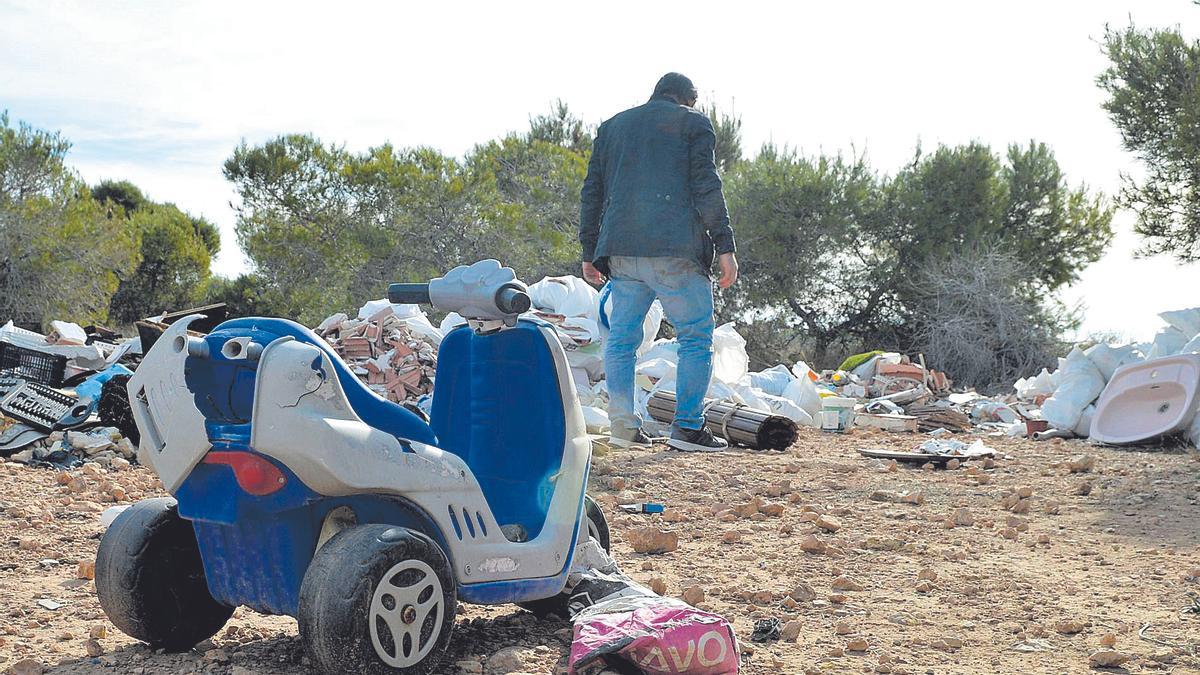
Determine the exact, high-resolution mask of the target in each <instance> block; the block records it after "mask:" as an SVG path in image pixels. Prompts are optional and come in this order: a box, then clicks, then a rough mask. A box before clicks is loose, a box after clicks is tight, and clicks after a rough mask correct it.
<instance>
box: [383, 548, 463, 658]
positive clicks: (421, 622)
mask: <svg viewBox="0 0 1200 675" xmlns="http://www.w3.org/2000/svg"><path fill="white" fill-rule="evenodd" d="M445 612H446V605H445V598H444V595H443V591H442V583H441V581H440V580H439V579H438V576H437V574H436V573H435V572H434V571H433V568H432V567H430V566H429V565H428V564H426V563H425V562H424V561H421V560H405V561H403V562H400V563H397V564H396V565H393V566H392V568H391V569H389V570H388V571H387V573H386V574H384V575H383V577H382V578H381V579H380V580H379V583H378V584H377V585H376V586H375V595H374V597H373V598H372V599H371V611H370V616H369V619H370V631H371V644H372V646H374V647H375V653H376V654H377V655H378V656H379V658H380V659H381V660H382V661H383V662H384V663H385V664H387V665H389V666H391V667H393V668H406V667H408V666H412V665H416V664H417V663H420V662H421V660H422V659H424V658H425V657H426V656H428V655H429V652H431V651H433V647H434V645H435V644H436V643H437V638H438V635H439V634H440V633H441V630H442V619H443V617H444V615H445Z"/></svg>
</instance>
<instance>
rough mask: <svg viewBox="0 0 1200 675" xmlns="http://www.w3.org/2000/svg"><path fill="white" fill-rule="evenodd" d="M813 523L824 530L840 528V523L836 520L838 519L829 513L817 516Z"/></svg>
mask: <svg viewBox="0 0 1200 675" xmlns="http://www.w3.org/2000/svg"><path fill="white" fill-rule="evenodd" d="M813 525H816V526H817V527H819V528H821V529H822V530H825V531H826V532H837V531H838V530H840V529H842V524H841V523H840V522H838V519H837V518H834V517H833V516H829V515H825V516H821V517H819V518H817V519H816V521H814V522H813Z"/></svg>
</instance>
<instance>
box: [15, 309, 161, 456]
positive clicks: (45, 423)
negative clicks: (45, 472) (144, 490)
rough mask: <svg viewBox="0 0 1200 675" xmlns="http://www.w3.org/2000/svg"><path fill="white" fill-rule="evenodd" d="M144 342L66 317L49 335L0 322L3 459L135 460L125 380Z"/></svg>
mask: <svg viewBox="0 0 1200 675" xmlns="http://www.w3.org/2000/svg"><path fill="white" fill-rule="evenodd" d="M140 343H141V339H140V338H137V339H134V340H124V339H118V338H117V336H116V334H115V333H113V332H112V331H109V330H107V329H104V328H102V327H97V326H89V327H88V328H86V329H85V328H82V327H80V326H79V325H77V324H74V323H70V322H65V321H54V322H52V323H51V331H50V333H49V334H47V335H41V334H39V333H36V332H34V331H30V330H25V329H22V328H18V327H16V326H14V325H13V323H12V322H11V321H10V322H8V323H7V324H5V325H4V326H0V414H2V417H0V457H3V456H8V457H9V458H10V459H11V460H13V461H16V462H21V463H25V464H30V465H33V466H45V467H57V468H70V467H74V466H78V465H80V464H82V463H84V462H96V463H98V464H100V465H102V466H105V467H109V466H112V465H113V464H114V463H115V464H123V465H125V466H127V465H128V464H129V462H131V461H135V456H136V442H137V429H136V427H135V426H134V424H133V419H132V415H131V414H130V412H129V401H128V396H127V394H126V392H125V387H124V384H125V382H127V381H128V379H129V376H130V375H132V374H133V371H132V370H131V368H136V367H137V363H138V361H139V360H140V358H141V346H140Z"/></svg>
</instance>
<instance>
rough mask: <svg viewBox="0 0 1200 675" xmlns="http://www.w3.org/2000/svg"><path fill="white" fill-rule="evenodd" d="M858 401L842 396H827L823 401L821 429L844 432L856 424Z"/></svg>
mask: <svg viewBox="0 0 1200 675" xmlns="http://www.w3.org/2000/svg"><path fill="white" fill-rule="evenodd" d="M855 403H857V401H856V400H854V399H852V398H844V397H841V396H826V397H825V398H823V399H821V429H822V430H824V431H837V432H843V431H845V430H847V429H849V428H850V427H851V426H852V425H853V424H854V404H855Z"/></svg>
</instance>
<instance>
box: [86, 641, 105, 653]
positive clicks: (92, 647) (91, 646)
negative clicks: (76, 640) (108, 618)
mask: <svg viewBox="0 0 1200 675" xmlns="http://www.w3.org/2000/svg"><path fill="white" fill-rule="evenodd" d="M83 649H84V651H86V652H87V655H88V656H90V657H92V658H95V657H97V656H100V655H102V654H104V647H102V646H100V643H99V642H98V641H97V640H96V638H88V639H87V641H86V642H84V643H83Z"/></svg>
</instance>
